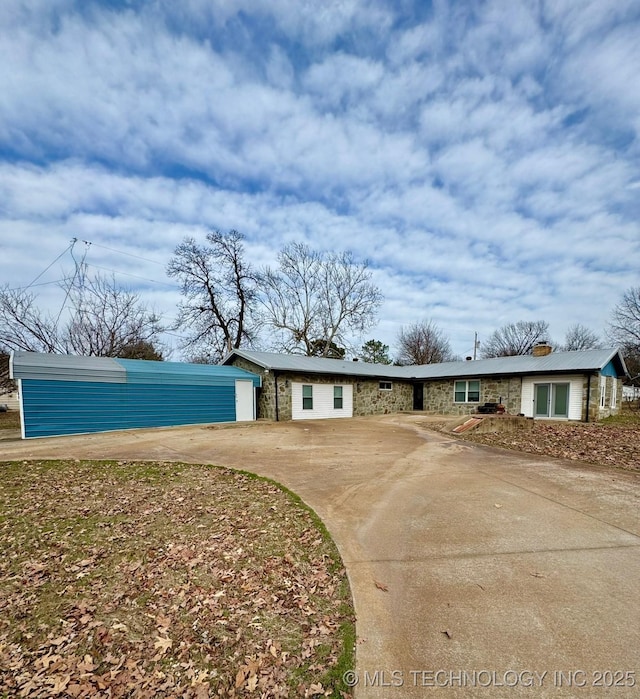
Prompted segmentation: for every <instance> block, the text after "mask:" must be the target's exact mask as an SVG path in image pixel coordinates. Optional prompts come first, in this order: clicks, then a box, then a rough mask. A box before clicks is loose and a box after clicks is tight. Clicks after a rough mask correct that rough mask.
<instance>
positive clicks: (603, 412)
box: [591, 376, 622, 420]
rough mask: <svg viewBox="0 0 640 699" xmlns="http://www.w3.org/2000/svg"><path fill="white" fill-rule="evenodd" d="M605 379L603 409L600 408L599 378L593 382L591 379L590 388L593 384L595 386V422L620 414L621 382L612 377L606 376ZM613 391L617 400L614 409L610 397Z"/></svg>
mask: <svg viewBox="0 0 640 699" xmlns="http://www.w3.org/2000/svg"><path fill="white" fill-rule="evenodd" d="M605 378H606V380H607V385H606V388H605V399H604V408H601V407H600V377H599V376H598V377H597V378H596V379H595V381H594V379H593V378H592V379H591V384H592V386H593V384H594V383H595V384H596V386H597V398H596V406H597V415H596V419H597V420H602V418H605V417H609V416H610V415H617V414H618V413H619V412H620V404H621V403H622V381H621V380H620V379H616V378H615V377H614V376H607V377H605ZM614 391H615V393H616V398H617V400H616V407H615V408H612V407H611V395H612V393H613V392H614Z"/></svg>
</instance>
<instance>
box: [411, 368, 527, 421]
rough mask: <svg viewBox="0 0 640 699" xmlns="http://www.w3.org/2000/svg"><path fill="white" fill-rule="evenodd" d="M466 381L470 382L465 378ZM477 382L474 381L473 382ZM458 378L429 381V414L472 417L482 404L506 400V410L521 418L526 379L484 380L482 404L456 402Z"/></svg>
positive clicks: (426, 406) (426, 405) (426, 394)
mask: <svg viewBox="0 0 640 699" xmlns="http://www.w3.org/2000/svg"><path fill="white" fill-rule="evenodd" d="M465 380H466V379H465ZM471 380H473V379H471ZM455 381H456V379H446V380H439V381H427V382H425V384H424V409H425V412H428V413H435V414H437V415H469V414H471V413H475V412H476V409H477V407H478V406H479V405H484V404H485V403H497V402H498V401H499V400H500V398H502V404H503V405H504V406H505V408H506V411H507V412H508V413H510V414H512V415H518V414H519V413H520V410H521V397H522V379H521V378H520V377H519V376H517V377H509V378H507V377H505V378H480V400H479V402H478V403H455V402H454V385H455Z"/></svg>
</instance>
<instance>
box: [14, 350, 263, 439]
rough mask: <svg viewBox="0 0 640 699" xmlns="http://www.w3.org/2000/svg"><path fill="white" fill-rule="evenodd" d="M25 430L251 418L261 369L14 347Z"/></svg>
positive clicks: (30, 433) (33, 433)
mask: <svg viewBox="0 0 640 699" xmlns="http://www.w3.org/2000/svg"><path fill="white" fill-rule="evenodd" d="M10 376H11V378H12V379H16V380H17V381H18V396H19V401H20V413H21V418H22V420H21V422H22V437H23V438H25V437H48V436H57V435H65V434H83V433H90V432H105V431H109V430H122V429H130V428H136V427H170V426H175V425H195V424H206V423H214V422H236V421H237V422H240V421H249V420H255V417H256V402H255V395H256V389H257V388H259V386H260V383H261V380H260V376H258V375H257V374H254V373H250V372H248V371H245V370H243V369H241V368H238V367H233V366H219V365H210V364H184V363H179V362H151V361H144V360H138V359H114V358H111V357H76V356H71V355H56V354H39V353H35V352H14V353H13V354H12V355H11V358H10Z"/></svg>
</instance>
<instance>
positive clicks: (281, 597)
mask: <svg viewBox="0 0 640 699" xmlns="http://www.w3.org/2000/svg"><path fill="white" fill-rule="evenodd" d="M0 470H1V479H0V696H3V695H4V696H12V697H13V696H19V697H56V696H60V697H98V698H100V697H136V698H143V697H149V698H151V697H154V698H155V697H185V698H189V697H197V698H203V697H213V696H224V697H235V696H237V697H240V696H243V697H244V696H255V697H292V696H314V695H316V696H321V695H327V696H336V697H341V696H342V697H346V696H348V694H346V693H344V692H343V691H342V690H343V689H344V688H343V687H342V685H341V675H342V672H343V670H344V669H346V668H349V667H351V666H352V664H353V658H352V651H353V642H354V637H355V636H354V618H353V608H352V605H351V597H350V592H349V588H348V584H347V580H346V576H345V572H344V570H343V568H342V565H341V562H340V558H339V556H338V553H337V550H336V549H335V546H334V545H333V543H332V542H331V540H330V538H329V537H328V535H326V532H325V531H324V530H323V528H322V526H321V525H320V524H319V522H318V521H317V518H316V517H315V516H314V515H313V514H312V513H310V512H309V511H308V510H307V509H306V508H305V507H304V506H303V505H302V504H301V503H299V502H298V501H297V500H296V499H295V498H294V497H293V496H292V495H291V494H289V493H287V492H284V491H283V490H281V489H280V488H279V487H277V486H276V485H274V484H272V483H270V482H268V481H264V480H260V479H256V478H253V477H251V476H248V475H245V474H241V473H237V472H232V471H228V470H224V469H217V468H207V467H202V466H190V465H183V464H170V463H127V462H117V463H115V462H79V461H75V462H14V463H0Z"/></svg>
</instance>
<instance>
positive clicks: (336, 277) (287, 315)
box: [260, 243, 382, 357]
mask: <svg viewBox="0 0 640 699" xmlns="http://www.w3.org/2000/svg"><path fill="white" fill-rule="evenodd" d="M260 286H261V292H262V294H261V301H262V307H263V317H264V321H265V323H266V325H268V326H270V327H271V328H272V329H273V330H274V331H275V333H276V336H275V338H274V339H275V341H274V342H273V344H274V345H275V347H276V348H277V349H279V350H284V351H289V352H302V353H304V354H306V355H307V356H313V355H316V356H318V355H319V356H322V357H328V356H331V354H332V351H333V349H332V348H334V347H336V346H338V345H339V346H340V347H347V346H349V336H350V334H351V333H360V332H363V331H365V330H366V329H368V328H370V327H371V326H372V325H373V324H374V322H375V315H376V312H377V310H378V308H379V306H380V304H381V302H382V294H381V293H380V290H379V289H378V288H377V287H376V286H375V285H373V284H372V283H371V273H370V272H369V270H368V264H367V263H366V262H363V263H358V262H356V261H355V260H354V258H353V255H352V254H351V253H350V252H343V253H330V254H327V255H324V254H322V253H319V252H316V251H313V250H311V249H310V248H309V247H308V246H306V245H304V244H301V243H294V244H291V245H288V246H286V247H285V248H283V250H282V251H281V252H280V254H279V255H278V268H277V269H270V268H267V269H265V270H264V272H263V273H262V275H261V278H260ZM319 345H320V347H319Z"/></svg>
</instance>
